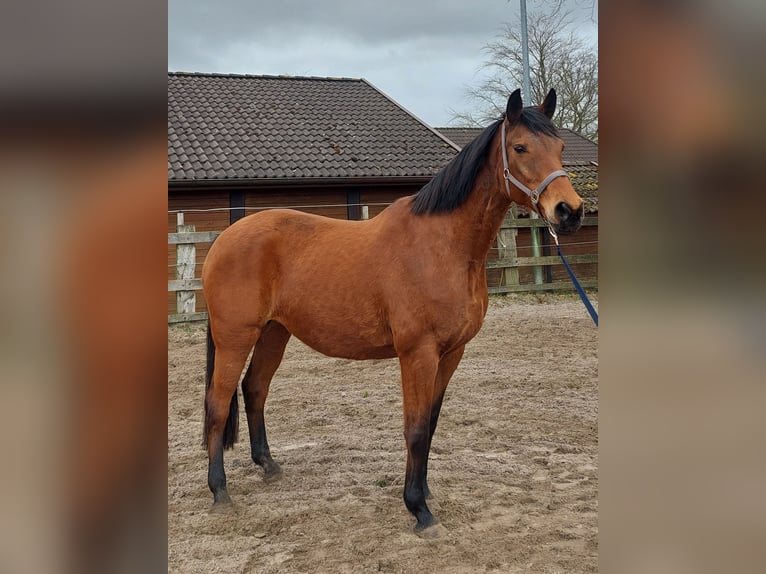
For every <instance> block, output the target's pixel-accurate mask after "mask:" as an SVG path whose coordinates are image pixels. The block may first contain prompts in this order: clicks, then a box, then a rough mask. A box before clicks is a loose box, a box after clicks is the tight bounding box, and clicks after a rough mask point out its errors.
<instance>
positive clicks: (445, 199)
mask: <svg viewBox="0 0 766 574" xmlns="http://www.w3.org/2000/svg"><path fill="white" fill-rule="evenodd" d="M504 119H505V117H503V118H500V119H499V120H496V121H494V122H492V123H491V124H490V125H489V126H488V127H487V129H485V130H484V131H483V132H481V133H480V134H479V135H478V137H476V139H474V140H473V141H472V142H471V143H469V144H468V145H466V146H465V147H464V148H463V149H462V150H460V153H459V154H457V155H456V156H455V157H454V158H453V159H452V161H450V162H449V163H448V164H447V165H446V166H444V168H443V169H442V170H441V171H440V172H439V173H437V174H436V175H435V176H434V177H433V179H432V180H431V181H429V182H428V183H427V184H425V185H424V186H423V187H422V188H420V191H418V193H417V194H416V195H415V199H414V200H413V202H412V213H413V214H415V215H423V214H427V213H449V212H450V211H454V210H455V209H457V208H458V207H460V206H461V205H462V204H463V203H464V202H465V200H466V199H468V196H469V195H470V194H471V190H472V189H473V183H474V181H475V180H476V174H478V173H479V169H480V168H481V166H482V165H484V158H485V157H486V156H487V150H488V148H489V146H490V144H491V143H492V140H493V139H494V137H495V134H496V133H497V130H498V129H500V125H501V123H502V122H503V121H504ZM519 123H521V125H523V126H524V127H525V128H527V129H528V130H529V131H531V132H532V133H535V134H538V133H542V134H545V135H548V136H553V137H558V135H559V134H558V131H557V130H556V126H555V125H553V122H551V120H550V118H548V116H546V115H545V114H544V113H542V111H540V108H538V107H528V108H524V109H523V110H522V112H521V116H520V117H519Z"/></svg>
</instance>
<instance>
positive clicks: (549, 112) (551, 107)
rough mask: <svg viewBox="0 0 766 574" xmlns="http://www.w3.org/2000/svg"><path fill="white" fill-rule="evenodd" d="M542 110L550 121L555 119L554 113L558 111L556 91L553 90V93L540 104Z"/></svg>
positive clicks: (549, 93)
mask: <svg viewBox="0 0 766 574" xmlns="http://www.w3.org/2000/svg"><path fill="white" fill-rule="evenodd" d="M540 109H541V110H542V112H543V113H544V114H545V115H546V116H548V119H552V118H553V112H555V111H556V90H554V89H553V88H551V91H550V92H548V95H547V96H545V99H544V100H543V103H542V104H540Z"/></svg>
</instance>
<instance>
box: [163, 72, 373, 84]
mask: <svg viewBox="0 0 766 574" xmlns="http://www.w3.org/2000/svg"><path fill="white" fill-rule="evenodd" d="M168 76H188V77H199V78H243V79H252V78H261V79H276V80H331V81H342V82H364V79H363V78H346V77H335V76H293V75H291V74H233V73H221V72H184V71H177V72H171V71H168Z"/></svg>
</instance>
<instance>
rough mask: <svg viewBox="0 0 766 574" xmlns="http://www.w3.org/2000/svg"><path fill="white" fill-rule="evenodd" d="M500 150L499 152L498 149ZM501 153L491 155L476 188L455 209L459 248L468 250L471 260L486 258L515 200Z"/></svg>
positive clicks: (480, 172) (478, 178)
mask: <svg viewBox="0 0 766 574" xmlns="http://www.w3.org/2000/svg"><path fill="white" fill-rule="evenodd" d="M495 153H496V152H495ZM499 161H500V158H499V156H498V157H497V158H495V157H494V156H490V157H488V158H487V161H486V162H485V164H484V166H483V167H482V168H481V169H480V170H479V173H478V174H477V176H476V182H475V183H474V187H473V191H472V192H471V194H470V195H469V196H468V199H467V200H466V202H465V203H464V204H463V205H461V206H460V208H458V209H457V210H455V217H456V221H455V227H454V228H455V229H456V230H459V235H461V236H462V237H457V238H456V239H457V242H458V243H459V244H458V245H456V246H455V247H456V249H458V250H466V253H465V255H467V256H468V257H469V259H470V260H475V261H486V258H487V253H488V252H489V249H490V248H491V247H492V243H493V242H494V241H495V237H497V232H498V231H499V229H500V226H501V225H502V223H503V219H504V218H505V215H506V213H507V212H508V209H509V208H510V205H511V201H510V199H509V198H508V196H507V195H506V192H505V187H504V182H503V179H502V175H501V174H502V170H501V169H500V168H499V166H498V163H499Z"/></svg>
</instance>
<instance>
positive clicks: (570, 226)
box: [553, 201, 585, 235]
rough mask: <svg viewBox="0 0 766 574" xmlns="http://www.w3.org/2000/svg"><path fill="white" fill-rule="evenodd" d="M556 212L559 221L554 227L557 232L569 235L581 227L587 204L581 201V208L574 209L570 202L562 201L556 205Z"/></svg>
mask: <svg viewBox="0 0 766 574" xmlns="http://www.w3.org/2000/svg"><path fill="white" fill-rule="evenodd" d="M554 214H555V216H556V220H557V221H556V223H554V224H553V228H554V229H555V230H556V233H561V234H562V235H569V234H572V233H574V232H575V231H577V230H578V229H580V225H582V219H583V216H584V214H585V205H584V204H583V203H580V207H579V208H577V209H572V207H571V206H570V205H569V204H568V203H566V202H565V201H561V202H559V204H558V205H556V208H555V209H554Z"/></svg>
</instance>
